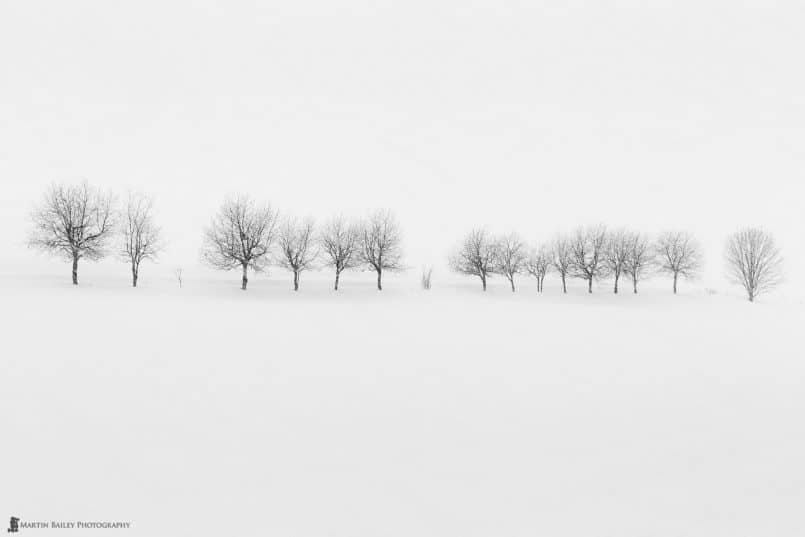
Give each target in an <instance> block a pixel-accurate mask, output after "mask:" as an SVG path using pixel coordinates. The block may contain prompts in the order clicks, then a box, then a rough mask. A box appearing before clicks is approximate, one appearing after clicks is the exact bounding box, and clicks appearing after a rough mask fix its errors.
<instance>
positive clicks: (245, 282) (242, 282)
mask: <svg viewBox="0 0 805 537" xmlns="http://www.w3.org/2000/svg"><path fill="white" fill-rule="evenodd" d="M248 270H249V265H247V264H245V263H244V264H243V279H242V280H241V285H240V288H241V289H243V290H244V291H245V290H246V284H247V283H249V278H248V275H247V271H248Z"/></svg>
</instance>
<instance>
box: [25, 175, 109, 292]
mask: <svg viewBox="0 0 805 537" xmlns="http://www.w3.org/2000/svg"><path fill="white" fill-rule="evenodd" d="M113 202H114V198H113V197H112V194H110V193H108V192H104V191H102V190H100V189H98V188H95V187H91V186H89V185H88V184H87V183H86V182H83V183H80V184H77V185H63V184H62V185H57V184H52V185H51V186H50V187H49V188H48V190H47V191H46V192H45V195H44V196H43V198H42V201H41V202H40V203H39V205H37V207H36V208H35V209H34V211H33V213H32V215H31V218H32V221H33V229H32V231H31V234H30V237H29V238H28V245H29V246H30V247H32V248H37V249H39V250H43V251H46V252H49V253H52V254H55V255H59V256H62V257H65V258H67V259H69V260H71V261H72V262H73V284H74V285H78V261H79V260H81V259H88V260H90V261H97V260H99V259H101V258H103V257H104V255H106V246H107V243H108V239H109V237H110V235H111V232H112V229H113V220H114V218H113V207H112V205H113Z"/></svg>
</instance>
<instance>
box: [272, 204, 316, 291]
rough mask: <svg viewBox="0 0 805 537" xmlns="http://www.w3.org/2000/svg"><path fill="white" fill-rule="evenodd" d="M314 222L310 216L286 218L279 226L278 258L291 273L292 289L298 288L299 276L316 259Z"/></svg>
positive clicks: (281, 264) (282, 265) (280, 263)
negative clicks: (299, 218)
mask: <svg viewBox="0 0 805 537" xmlns="http://www.w3.org/2000/svg"><path fill="white" fill-rule="evenodd" d="M313 232H314V223H313V219H312V218H307V219H305V220H298V219H296V218H287V219H286V220H285V222H283V224H282V225H281V226H280V230H279V237H278V239H277V242H278V243H279V249H280V254H279V260H278V263H279V265H280V266H281V267H283V268H285V269H287V270H290V271H291V272H292V273H293V290H294V291H298V290H299V276H300V275H301V274H302V272H303V271H305V270H307V269H309V268H311V267H312V266H313V263H314V261H315V260H316V255H317V252H316V250H315V244H314V242H315V236H314V234H313Z"/></svg>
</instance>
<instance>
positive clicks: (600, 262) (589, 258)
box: [569, 224, 607, 293]
mask: <svg viewBox="0 0 805 537" xmlns="http://www.w3.org/2000/svg"><path fill="white" fill-rule="evenodd" d="M606 247H607V229H606V227H605V226H604V225H602V224H599V225H597V226H588V227H583V228H578V229H577V230H576V232H575V233H574V234H573V236H572V237H571V238H570V242H569V248H570V254H571V265H570V267H571V275H572V276H573V277H575V278H581V279H583V280H587V292H588V293H592V292H593V280H595V279H598V278H601V277H603V276H604V275H605V274H606V268H607V267H606V264H605V262H604V255H605V252H606Z"/></svg>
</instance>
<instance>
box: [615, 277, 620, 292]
mask: <svg viewBox="0 0 805 537" xmlns="http://www.w3.org/2000/svg"><path fill="white" fill-rule="evenodd" d="M620 277H621V275H620V274H618V273H617V272H616V273H615V294H616V295H617V294H618V280H619V279H620Z"/></svg>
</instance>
